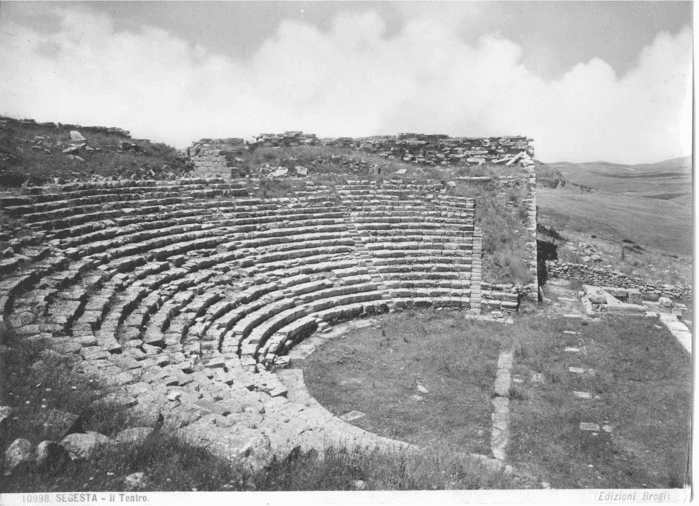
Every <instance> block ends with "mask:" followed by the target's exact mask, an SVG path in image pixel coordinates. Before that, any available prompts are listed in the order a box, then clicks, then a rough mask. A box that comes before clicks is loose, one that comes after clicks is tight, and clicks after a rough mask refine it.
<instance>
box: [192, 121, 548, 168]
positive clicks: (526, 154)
mask: <svg viewBox="0 0 699 506" xmlns="http://www.w3.org/2000/svg"><path fill="white" fill-rule="evenodd" d="M532 141H533V139H528V138H526V137H521V136H517V137H487V138H472V137H449V136H447V135H420V134H400V135H397V136H376V137H363V138H357V139H353V138H350V137H340V138H337V139H319V138H317V137H316V136H315V135H313V134H303V133H302V132H285V133H283V134H260V135H259V136H257V137H256V138H255V141H254V142H249V143H248V142H245V141H244V140H243V139H218V140H213V139H202V140H200V141H199V142H196V143H194V144H193V145H192V146H191V147H190V148H187V156H189V157H190V159H191V161H192V162H193V163H194V166H195V175H196V176H199V177H226V178H229V177H234V178H235V177H240V175H241V172H240V169H241V168H242V165H243V163H244V159H243V158H241V157H242V156H243V155H244V154H245V153H246V152H249V151H251V150H254V149H257V148H258V147H286V146H334V147H341V148H351V149H355V150H358V151H362V152H366V153H372V154H376V155H379V156H381V157H383V158H385V159H388V160H400V161H403V162H408V163H415V164H421V165H426V166H437V165H439V166H470V165H482V164H484V163H494V164H503V165H513V164H518V165H521V166H524V167H529V166H533V165H534V162H533V157H534V148H533V147H532V146H531V145H530V142H532Z"/></svg>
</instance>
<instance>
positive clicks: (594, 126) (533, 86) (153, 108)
mask: <svg viewBox="0 0 699 506" xmlns="http://www.w3.org/2000/svg"><path fill="white" fill-rule="evenodd" d="M54 13H55V15H56V16H58V18H59V19H60V29H59V30H55V31H52V32H51V33H44V32H42V31H40V30H38V29H35V28H32V27H28V26H24V25H22V24H19V23H16V22H13V21H10V20H8V21H6V22H4V23H3V25H2V27H0V75H2V76H3V77H2V79H0V112H5V113H9V114H15V115H18V116H22V117H32V118H35V119H37V120H41V121H61V122H66V123H68V122H74V123H80V124H85V125H88V124H94V125H106V126H119V127H122V128H127V129H129V130H131V131H132V135H134V136H135V137H145V138H151V139H153V140H156V141H163V142H167V143H170V144H173V145H176V146H178V147H184V146H186V145H188V144H189V143H190V142H192V141H193V140H196V139H199V138H201V137H232V136H241V137H249V136H251V135H255V134H258V133H261V132H280V131H284V130H303V131H306V132H313V133H316V134H318V135H321V136H345V135H347V136H366V135H375V134H395V133H399V132H406V131H412V132H425V133H446V134H449V135H452V136H490V135H518V134H522V135H528V136H530V137H533V138H534V139H535V146H536V148H537V157H538V158H539V159H541V160H544V161H558V160H568V161H590V160H606V161H613V162H622V163H642V162H651V161H658V160H662V159H665V158H672V157H676V156H682V155H685V154H688V153H689V152H690V149H691V121H692V120H691V65H692V33H691V30H690V28H689V27H687V28H685V29H683V30H682V31H680V32H679V33H678V34H676V35H671V34H667V33H660V34H659V35H658V36H657V38H656V40H655V41H654V42H653V43H652V44H650V45H649V46H647V47H646V48H644V50H643V51H642V52H641V54H640V55H638V61H637V65H636V67H635V68H634V69H633V70H632V71H630V72H628V73H627V74H626V75H623V76H618V75H616V73H615V71H614V69H613V68H612V67H611V66H609V65H608V64H607V63H605V62H604V61H602V60H601V59H597V58H596V59H592V60H591V61H588V62H581V63H579V64H578V65H576V66H574V67H573V68H571V69H570V70H569V71H568V72H567V73H565V75H563V76H562V77H561V78H560V79H556V80H552V81H551V80H545V79H542V78H541V77H539V76H537V75H536V74H535V73H533V72H532V71H531V70H528V69H527V68H525V67H524V65H522V63H521V60H522V57H523V53H522V49H521V48H520V47H519V46H518V45H517V44H515V43H514V42H512V41H510V40H507V39H505V38H503V37H501V36H498V35H497V34H495V35H488V36H484V37H481V38H480V39H479V41H478V43H477V44H475V45H469V44H466V43H464V42H463V40H461V39H460V38H459V36H458V35H457V30H456V29H455V25H456V23H444V22H443V20H440V19H435V18H431V17H427V16H418V17H412V18H410V19H408V20H406V22H405V24H404V26H403V28H402V30H401V31H400V32H399V33H398V34H397V35H395V36H393V37H391V38H387V37H386V35H385V33H386V24H385V22H384V20H383V19H381V17H380V16H378V15H377V14H375V13H373V12H366V13H361V14H348V13H345V14H340V15H338V16H337V17H336V18H335V20H334V22H333V24H332V26H331V28H330V29H329V30H328V31H325V32H324V31H321V30H320V29H318V28H317V27H316V26H314V25H312V24H308V23H305V22H300V21H290V20H287V21H284V22H282V23H281V24H280V25H279V26H278V28H277V30H276V33H275V34H274V36H273V37H270V38H268V39H267V40H266V41H265V42H264V43H263V44H262V45H261V46H260V47H259V48H258V49H257V50H256V51H255V52H254V53H253V54H252V55H251V56H250V58H248V59H233V58H230V57H228V56H225V55H221V54H216V53H213V52H211V51H208V50H207V49H206V48H205V47H201V46H197V45H192V44H190V43H188V42H186V41H184V40H182V39H179V38H177V37H174V36H172V35H171V34H169V33H168V32H167V31H165V30H163V29H160V28H155V27H149V26H144V27H141V28H140V29H139V30H138V31H118V30H116V29H115V27H114V24H113V23H112V21H111V20H110V19H109V18H108V17H106V16H104V15H96V14H92V13H87V12H84V11H81V10H77V9H58V8H56V9H54ZM467 14H468V13H467Z"/></svg>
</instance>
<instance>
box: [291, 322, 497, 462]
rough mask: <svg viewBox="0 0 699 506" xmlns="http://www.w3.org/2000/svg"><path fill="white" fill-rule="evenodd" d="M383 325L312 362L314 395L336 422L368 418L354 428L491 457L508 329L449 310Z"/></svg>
mask: <svg viewBox="0 0 699 506" xmlns="http://www.w3.org/2000/svg"><path fill="white" fill-rule="evenodd" d="M457 314H458V313H457ZM377 321H378V322H379V323H378V325H379V327H380V328H375V327H367V328H363V329H358V330H354V331H352V332H351V333H349V334H346V335H345V336H343V337H339V338H337V339H333V340H331V341H329V342H327V343H326V344H324V345H323V346H322V347H320V348H319V349H318V350H316V351H315V352H314V353H313V354H312V355H311V356H310V357H309V358H308V359H306V361H305V362H304V363H303V365H302V368H303V369H304V377H305V379H306V384H307V386H308V389H309V391H310V393H311V395H313V396H314V397H315V398H316V399H317V400H318V401H319V402H320V403H321V404H323V405H324V406H326V407H327V408H328V409H329V410H330V411H332V412H333V413H334V414H336V415H338V416H340V415H343V414H345V413H347V412H349V411H353V410H357V411H361V412H363V413H366V416H364V417H363V418H359V419H357V420H355V421H353V422H352V423H354V424H355V425H357V426H359V427H361V428H363V429H365V430H368V431H371V432H375V433H378V434H380V435H382V436H386V437H391V438H395V439H399V440H402V441H407V442H410V443H414V444H417V445H419V446H425V447H428V446H433V445H437V444H440V443H443V444H445V445H446V446H448V447H450V448H458V449H459V450H460V451H464V452H473V453H481V454H490V413H491V412H492V406H491V404H490V397H491V394H492V391H493V382H494V381H495V373H496V370H497V360H498V356H499V353H500V349H501V346H505V345H507V343H508V342H509V341H510V336H509V335H508V330H509V329H507V328H505V327H504V326H498V325H494V324H487V323H485V322H476V321H472V320H464V319H459V318H458V317H456V316H455V314H454V313H450V312H432V311H415V312H407V313H403V314H393V315H387V316H383V317H380V318H378V319H377ZM418 385H419V386H421V387H424V388H425V389H427V390H428V392H423V391H421V390H420V389H419V388H418Z"/></svg>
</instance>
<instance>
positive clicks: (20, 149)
mask: <svg viewBox="0 0 699 506" xmlns="http://www.w3.org/2000/svg"><path fill="white" fill-rule="evenodd" d="M2 120H4V121H6V123H4V124H1V123H0V186H6V187H10V188H13V187H18V186H20V185H22V184H23V183H25V182H26V181H29V182H30V183H31V184H33V185H41V184H46V183H52V182H53V181H54V179H55V178H62V179H64V180H69V179H74V178H88V177H90V176H93V175H101V176H105V177H109V176H116V175H120V176H123V177H131V176H133V175H136V176H138V177H139V178H140V177H148V178H150V177H159V176H160V175H162V174H163V173H168V172H172V173H174V174H177V175H181V174H183V173H185V172H187V171H188V170H189V167H188V165H187V162H186V160H185V159H184V158H183V157H182V156H180V154H179V153H178V152H177V150H175V149H174V148H172V147H170V146H167V145H165V144H162V143H151V142H150V141H148V140H140V139H139V140H136V139H127V138H125V137H123V136H120V135H114V134H108V133H97V132H89V131H83V132H82V133H83V136H84V137H85V138H86V139H87V141H86V142H87V145H88V146H89V147H92V148H99V150H100V151H91V152H90V151H86V150H85V149H81V150H80V151H79V152H78V153H77V154H78V155H79V156H80V157H81V158H83V160H84V161H79V160H75V159H71V158H69V157H68V156H67V155H65V154H63V153H62V151H63V150H64V149H65V148H67V147H69V146H70V145H71V144H77V143H74V142H73V141H71V140H70V130H71V128H66V127H61V128H58V127H47V126H42V125H39V124H35V123H22V122H18V121H16V120H14V119H13V118H9V117H6V116H0V121H2ZM78 131H80V129H79V128H78ZM37 137H41V139H37ZM122 141H126V142H129V143H132V144H137V145H138V146H140V148H142V152H140V153H136V152H134V151H124V152H121V151H120V150H119V144H120V143H121V142H122Z"/></svg>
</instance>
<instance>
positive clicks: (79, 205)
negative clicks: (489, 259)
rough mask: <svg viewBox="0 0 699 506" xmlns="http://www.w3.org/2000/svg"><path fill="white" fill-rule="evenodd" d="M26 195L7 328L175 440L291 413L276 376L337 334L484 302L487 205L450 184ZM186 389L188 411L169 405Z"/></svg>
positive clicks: (6, 296)
mask: <svg viewBox="0 0 699 506" xmlns="http://www.w3.org/2000/svg"><path fill="white" fill-rule="evenodd" d="M27 193H28V194H27V195H21V196H3V197H2V198H1V199H0V207H2V209H3V211H4V212H7V213H8V214H10V215H12V216H14V217H17V218H19V219H21V220H24V221H25V223H26V226H27V230H28V231H29V233H28V235H27V238H24V239H21V240H16V241H14V243H13V244H14V248H15V250H16V254H15V255H14V256H13V257H10V258H7V259H5V260H3V261H2V262H1V263H0V275H2V277H1V278H0V309H2V310H3V318H4V321H5V322H6V324H7V325H8V326H9V327H11V328H12V330H13V332H14V333H15V334H16V335H17V336H19V337H23V338H28V339H36V338H46V339H48V340H49V342H50V343H51V345H52V346H53V347H54V349H55V350H58V351H59V352H61V353H67V354H70V355H71V356H72V357H73V360H75V361H76V363H77V366H76V367H79V369H80V370H81V371H82V372H83V373H85V374H88V375H90V376H91V377H95V378H97V379H99V380H100V381H103V382H104V383H105V384H107V385H111V387H112V388H113V391H112V392H111V393H110V396H112V397H110V398H112V400H115V401H116V402H120V403H123V404H124V405H125V406H133V407H134V409H136V410H139V411H140V412H142V413H145V414H148V413H152V412H154V410H155V411H157V410H158V409H160V410H165V411H166V412H167V413H168V420H169V422H168V423H169V424H170V425H171V426H172V427H175V428H177V427H180V426H185V425H189V424H191V423H194V421H196V419H197V416H202V415H201V412H204V413H213V414H216V415H218V416H228V415H229V414H233V413H238V414H240V413H242V412H247V411H249V412H254V413H258V414H259V413H262V412H265V411H267V412H269V413H272V412H277V410H278V407H279V405H281V404H284V403H285V402H288V401H287V400H286V399H285V397H284V396H285V395H286V389H285V388H284V387H283V385H282V384H281V383H280V382H279V380H278V379H277V378H276V376H275V375H273V374H270V373H269V372H268V370H267V369H268V368H270V367H280V366H283V365H284V364H285V362H286V360H287V354H288V352H289V350H290V349H291V348H292V347H293V346H294V345H295V344H297V343H298V342H300V341H301V340H303V339H304V338H305V337H307V336H308V335H310V334H311V333H312V332H314V331H322V330H325V329H327V328H328V327H329V325H331V324H333V323H335V322H337V321H341V320H345V319H348V318H353V317H357V316H360V315H368V314H375V313H378V312H384V311H388V310H389V309H391V308H401V307H408V306H412V305H415V306H431V307H449V308H464V309H468V308H471V309H473V308H474V307H477V306H474V291H479V290H480V279H478V281H477V282H476V281H474V280H475V279H476V273H474V264H476V263H477V260H476V255H477V254H478V248H477V246H478V238H477V231H476V230H475V228H474V226H473V217H474V204H473V201H472V200H470V199H462V198H458V197H451V196H448V195H446V193H445V191H444V187H443V185H442V184H441V183H434V184H416V183H414V182H401V181H386V182H383V183H372V184H364V183H362V182H351V181H350V182H348V184H347V185H338V186H336V187H335V189H334V190H332V191H331V190H330V189H328V188H319V187H317V186H313V185H307V186H306V188H305V189H300V190H299V191H298V192H296V193H295V194H294V195H293V196H291V197H288V198H272V199H265V200H262V199H258V198H254V197H252V196H251V195H250V194H249V193H248V191H247V189H246V187H245V186H244V185H243V184H238V183H224V182H222V181H220V180H190V181H187V180H183V181H178V182H174V181H170V182H155V181H126V182H123V181H119V182H110V183H99V184H98V183H94V184H92V183H82V184H78V185H63V186H56V187H45V188H30V189H28V190H27ZM175 390H176V391H177V392H179V394H178V395H180V397H177V396H175V397H177V398H178V399H179V401H180V402H179V404H177V403H175V404H173V403H172V402H168V401H167V400H166V399H167V398H168V396H169V395H170V396H172V395H174V394H173V392H174V391H175ZM182 399H184V401H183V400H182ZM153 403H156V404H157V406H158V408H157V409H156V408H154V407H153V406H154V404H153ZM246 410H247V411H246ZM197 413H199V414H197ZM231 416H232V415H231ZM236 416H237V415H236Z"/></svg>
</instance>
